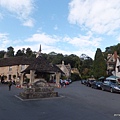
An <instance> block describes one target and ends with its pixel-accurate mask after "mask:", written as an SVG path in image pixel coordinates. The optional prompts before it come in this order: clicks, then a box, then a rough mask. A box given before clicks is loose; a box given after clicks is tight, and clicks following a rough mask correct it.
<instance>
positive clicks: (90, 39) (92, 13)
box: [0, 0, 120, 59]
mask: <svg viewBox="0 0 120 120" xmlns="http://www.w3.org/2000/svg"><path fill="white" fill-rule="evenodd" d="M119 42H120V0H0V45H1V46H0V50H5V51H6V50H7V48H8V47H9V46H12V47H13V48H14V50H15V51H17V50H18V49H22V48H28V47H30V48H31V49H32V50H33V51H38V50H39V46H40V44H41V46H42V52H43V53H50V52H52V51H54V52H56V53H62V54H64V55H65V54H67V55H70V54H76V55H78V56H80V55H81V54H82V53H84V54H87V55H88V56H90V57H92V58H93V59H94V55H95V52H96V50H97V48H101V50H102V51H105V48H106V47H109V46H113V45H117V44H118V43H119Z"/></svg>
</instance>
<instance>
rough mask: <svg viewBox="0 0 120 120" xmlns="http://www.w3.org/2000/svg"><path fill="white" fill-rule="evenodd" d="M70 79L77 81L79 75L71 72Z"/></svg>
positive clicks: (79, 78)
mask: <svg viewBox="0 0 120 120" xmlns="http://www.w3.org/2000/svg"><path fill="white" fill-rule="evenodd" d="M71 80H72V81H78V80H81V77H80V76H79V74H75V73H74V74H73V73H72V74H71Z"/></svg>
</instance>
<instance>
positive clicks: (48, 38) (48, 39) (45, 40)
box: [25, 33, 60, 45]
mask: <svg viewBox="0 0 120 120" xmlns="http://www.w3.org/2000/svg"><path fill="white" fill-rule="evenodd" d="M59 39H60V38H59V37H57V36H55V35H47V34H45V33H37V34H33V35H32V37H30V38H28V39H26V40H25V41H26V42H38V43H39V44H48V45H50V44H54V43H56V42H58V41H59Z"/></svg>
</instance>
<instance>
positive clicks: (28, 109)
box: [0, 81, 120, 120]
mask: <svg viewBox="0 0 120 120" xmlns="http://www.w3.org/2000/svg"><path fill="white" fill-rule="evenodd" d="M21 91H22V89H18V88H15V87H13V86H12V90H11V91H8V86H3V85H0V120H120V94H116V93H110V92H106V91H101V90H96V89H92V88H90V87H86V86H84V85H82V84H81V83H80V81H78V82H74V83H72V84H70V85H68V86H66V88H61V89H59V88H57V89H55V91H58V93H59V95H60V96H62V97H59V98H52V99H41V100H29V101H22V100H20V99H18V98H16V97H15V95H18V94H19V92H21Z"/></svg>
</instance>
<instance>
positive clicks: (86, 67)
mask: <svg viewBox="0 0 120 120" xmlns="http://www.w3.org/2000/svg"><path fill="white" fill-rule="evenodd" d="M80 60H81V63H80V73H81V76H82V78H88V77H91V76H92V75H93V72H92V68H93V59H92V58H90V57H89V56H87V55H86V54H82V55H81V56H80Z"/></svg>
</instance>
